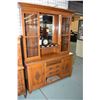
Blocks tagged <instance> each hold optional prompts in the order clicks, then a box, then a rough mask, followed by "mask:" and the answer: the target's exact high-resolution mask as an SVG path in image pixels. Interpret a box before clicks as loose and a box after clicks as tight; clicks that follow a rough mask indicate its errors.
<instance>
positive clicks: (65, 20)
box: [62, 17, 70, 35]
mask: <svg viewBox="0 0 100 100" xmlns="http://www.w3.org/2000/svg"><path fill="white" fill-rule="evenodd" d="M69 21H70V18H69V17H63V18H62V34H64V35H67V33H68V32H69Z"/></svg>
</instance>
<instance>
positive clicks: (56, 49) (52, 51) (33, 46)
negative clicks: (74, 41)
mask: <svg viewBox="0 0 100 100" xmlns="http://www.w3.org/2000/svg"><path fill="white" fill-rule="evenodd" d="M19 8H20V11H21V12H20V13H21V16H22V17H21V18H22V34H23V53H24V59H23V61H24V68H25V69H26V77H27V87H28V88H27V89H28V91H29V92H30V93H31V92H32V91H33V90H35V89H38V88H40V87H43V86H46V85H48V84H50V83H53V82H54V81H53V80H52V81H51V82H50V83H49V82H48V80H50V78H52V79H53V78H54V77H55V76H57V77H58V79H62V78H65V77H67V76H71V74H72V62H73V54H71V53H70V22H71V16H72V14H73V12H72V11H69V10H64V9H59V8H54V7H48V6H42V5H35V4H28V3H19ZM43 14H44V15H45V14H46V15H52V16H53V33H52V41H53V43H57V46H52V47H41V48H40V44H39V41H40V16H41V15H43ZM36 16H37V17H36ZM63 18H64V19H63ZM67 18H69V19H68V22H67ZM66 23H67V24H66ZM62 37H63V38H65V39H63V38H62ZM66 37H67V38H66ZM37 47H38V48H37ZM28 49H29V51H28ZM37 52H38V53H37ZM29 54H30V55H31V56H29Z"/></svg>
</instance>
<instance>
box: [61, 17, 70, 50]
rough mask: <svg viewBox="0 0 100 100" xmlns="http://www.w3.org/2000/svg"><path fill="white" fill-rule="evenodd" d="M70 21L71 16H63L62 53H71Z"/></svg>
mask: <svg viewBox="0 0 100 100" xmlns="http://www.w3.org/2000/svg"><path fill="white" fill-rule="evenodd" d="M70 21H71V18H70V16H62V24H61V28H62V29H61V51H69V42H70Z"/></svg>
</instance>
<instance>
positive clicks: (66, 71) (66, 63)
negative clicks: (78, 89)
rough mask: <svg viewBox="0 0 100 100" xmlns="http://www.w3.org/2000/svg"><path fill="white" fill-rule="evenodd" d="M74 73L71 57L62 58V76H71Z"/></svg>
mask: <svg viewBox="0 0 100 100" xmlns="http://www.w3.org/2000/svg"><path fill="white" fill-rule="evenodd" d="M71 73H72V63H71V59H69V58H67V57H65V58H63V59H62V74H61V76H62V77H66V76H70V75H71Z"/></svg>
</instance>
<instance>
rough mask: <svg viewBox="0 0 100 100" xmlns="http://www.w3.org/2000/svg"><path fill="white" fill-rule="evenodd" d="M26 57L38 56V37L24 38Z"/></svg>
mask: <svg viewBox="0 0 100 100" xmlns="http://www.w3.org/2000/svg"><path fill="white" fill-rule="evenodd" d="M26 45H27V49H26V50H27V57H33V56H38V37H32V38H26Z"/></svg>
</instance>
